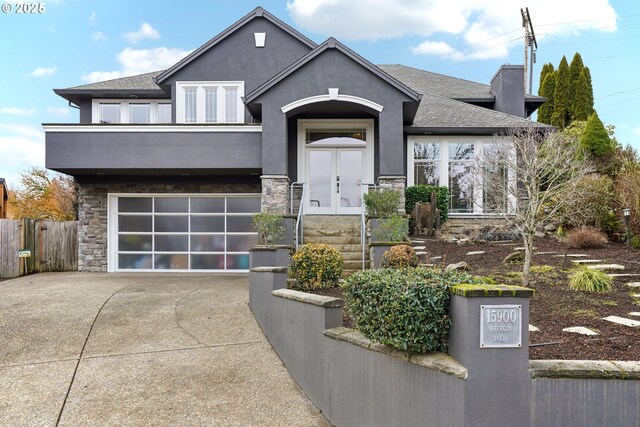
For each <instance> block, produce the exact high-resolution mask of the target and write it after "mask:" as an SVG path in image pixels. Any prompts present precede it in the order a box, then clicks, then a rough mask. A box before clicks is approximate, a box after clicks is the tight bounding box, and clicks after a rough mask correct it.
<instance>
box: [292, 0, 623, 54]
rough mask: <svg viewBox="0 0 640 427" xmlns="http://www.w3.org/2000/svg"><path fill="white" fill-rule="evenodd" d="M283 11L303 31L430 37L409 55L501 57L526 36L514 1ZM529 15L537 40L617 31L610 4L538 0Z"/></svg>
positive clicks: (312, 5)
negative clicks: (583, 32) (555, 36)
mask: <svg viewBox="0 0 640 427" xmlns="http://www.w3.org/2000/svg"><path fill="white" fill-rule="evenodd" d="M287 10H288V11H289V13H290V14H291V17H292V18H293V20H294V21H295V22H296V24H298V25H299V26H300V27H302V28H303V29H305V30H308V31H312V32H315V33H319V34H323V35H327V36H328V35H332V36H336V37H338V38H343V39H346V40H372V41H375V40H379V39H385V38H394V37H402V36H405V35H419V36H425V37H429V39H428V40H425V42H428V43H425V42H423V43H420V44H419V45H418V46H415V47H413V48H412V51H413V52H414V53H415V54H428V55H437V56H440V57H442V58H446V59H451V60H462V59H486V58H498V57H505V56H507V54H508V53H509V50H511V49H513V48H514V47H515V46H522V39H521V38H522V36H523V35H524V33H523V29H522V27H521V23H522V18H521V16H520V5H518V4H515V3H513V1H512V0H458V1H451V0H290V1H288V2H287ZM529 12H530V14H531V20H532V21H533V26H534V31H535V32H536V37H537V39H538V40H542V39H544V38H547V37H552V36H554V35H563V36H567V35H571V34H572V33H578V32H581V31H587V30H592V31H606V32H611V31H615V30H616V29H617V21H616V19H617V15H616V12H615V10H614V9H613V7H612V6H611V4H610V0H564V1H558V0H538V1H536V2H534V3H533V4H532V5H531V6H529ZM354 17H355V18H354ZM445 37H446V39H447V41H446V42H445V41H443V40H442V38H445ZM438 38H440V39H441V40H438ZM447 46H448V47H447ZM449 48H450V49H449Z"/></svg>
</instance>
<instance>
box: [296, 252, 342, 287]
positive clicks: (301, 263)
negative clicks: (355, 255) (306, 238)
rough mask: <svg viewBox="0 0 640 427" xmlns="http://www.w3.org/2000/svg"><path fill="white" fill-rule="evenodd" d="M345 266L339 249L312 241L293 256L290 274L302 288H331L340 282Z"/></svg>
mask: <svg viewBox="0 0 640 427" xmlns="http://www.w3.org/2000/svg"><path fill="white" fill-rule="evenodd" d="M343 268H344V259H343V258H342V255H340V252H338V250H337V249H335V248H332V247H331V246H329V245H325V244H322V243H311V244H308V245H304V246H302V247H301V248H300V249H299V250H298V251H297V252H296V253H295V254H293V256H292V257H291V269H290V275H291V277H292V278H294V279H296V281H297V283H298V285H297V286H298V288H299V289H301V290H310V289H321V288H331V287H333V286H336V285H337V284H338V279H340V275H341V274H342V269H343Z"/></svg>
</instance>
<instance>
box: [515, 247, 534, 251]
mask: <svg viewBox="0 0 640 427" xmlns="http://www.w3.org/2000/svg"><path fill="white" fill-rule="evenodd" d="M513 250H514V251H524V246H518V247H517V248H513ZM533 250H534V251H537V250H538V248H536V247H534V248H533Z"/></svg>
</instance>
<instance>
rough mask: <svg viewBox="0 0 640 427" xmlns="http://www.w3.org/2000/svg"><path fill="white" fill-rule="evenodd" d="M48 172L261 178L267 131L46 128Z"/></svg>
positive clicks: (111, 126) (239, 127) (161, 127)
mask: <svg viewBox="0 0 640 427" xmlns="http://www.w3.org/2000/svg"><path fill="white" fill-rule="evenodd" d="M43 128H44V131H45V142H46V158H45V165H46V167H47V168H49V169H53V170H56V171H58V172H63V173H66V174H69V175H74V176H79V175H112V176H113V175H238V174H247V173H260V170H261V168H262V127H261V126H259V125H219V124H195V125H194V124H188V125H187V124H144V125H133V124H126V125H121V124H44V125H43Z"/></svg>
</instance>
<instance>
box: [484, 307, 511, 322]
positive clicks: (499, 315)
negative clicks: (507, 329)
mask: <svg viewBox="0 0 640 427" xmlns="http://www.w3.org/2000/svg"><path fill="white" fill-rule="evenodd" d="M485 311H486V312H487V322H489V323H502V322H510V323H515V321H516V320H517V319H518V312H517V311H516V310H514V309H511V310H508V309H493V310H485Z"/></svg>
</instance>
